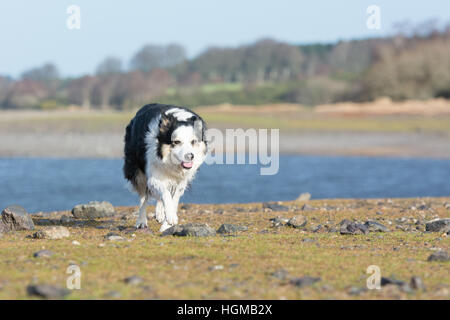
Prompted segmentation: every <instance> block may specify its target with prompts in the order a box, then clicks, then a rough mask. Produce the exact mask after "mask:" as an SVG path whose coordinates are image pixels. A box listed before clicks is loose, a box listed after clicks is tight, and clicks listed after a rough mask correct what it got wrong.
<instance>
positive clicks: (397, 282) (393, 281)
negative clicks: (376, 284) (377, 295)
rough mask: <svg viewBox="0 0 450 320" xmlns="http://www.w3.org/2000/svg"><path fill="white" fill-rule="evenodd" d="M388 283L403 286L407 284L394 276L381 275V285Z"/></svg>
mask: <svg viewBox="0 0 450 320" xmlns="http://www.w3.org/2000/svg"><path fill="white" fill-rule="evenodd" d="M388 284H393V285H396V286H403V285H404V284H405V282H404V281H401V280H397V279H394V278H386V277H381V286H382V287H383V286H386V285H388Z"/></svg>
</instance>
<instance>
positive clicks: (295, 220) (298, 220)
mask: <svg viewBox="0 0 450 320" xmlns="http://www.w3.org/2000/svg"><path fill="white" fill-rule="evenodd" d="M307 222H308V220H307V219H306V218H305V217H304V216H302V215H297V216H293V217H292V218H291V219H289V221H288V222H287V225H288V226H291V227H294V228H303V227H304V226H306V223H307Z"/></svg>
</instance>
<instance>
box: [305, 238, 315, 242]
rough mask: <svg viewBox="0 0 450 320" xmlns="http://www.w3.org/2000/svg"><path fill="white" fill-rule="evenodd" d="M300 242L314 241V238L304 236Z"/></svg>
mask: <svg viewBox="0 0 450 320" xmlns="http://www.w3.org/2000/svg"><path fill="white" fill-rule="evenodd" d="M302 242H316V240H314V239H311V238H304V239H302Z"/></svg>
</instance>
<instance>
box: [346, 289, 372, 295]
mask: <svg viewBox="0 0 450 320" xmlns="http://www.w3.org/2000/svg"><path fill="white" fill-rule="evenodd" d="M367 290H368V289H367V288H364V287H351V288H350V289H349V290H348V294H349V295H351V296H359V295H360V294H361V293H364V292H366V291H367Z"/></svg>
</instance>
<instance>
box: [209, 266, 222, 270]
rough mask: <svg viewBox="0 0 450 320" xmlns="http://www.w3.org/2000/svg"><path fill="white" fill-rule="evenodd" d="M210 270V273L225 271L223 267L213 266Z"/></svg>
mask: <svg viewBox="0 0 450 320" xmlns="http://www.w3.org/2000/svg"><path fill="white" fill-rule="evenodd" d="M209 270H210V271H214V270H223V266H222V265H217V266H212V267H209Z"/></svg>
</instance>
